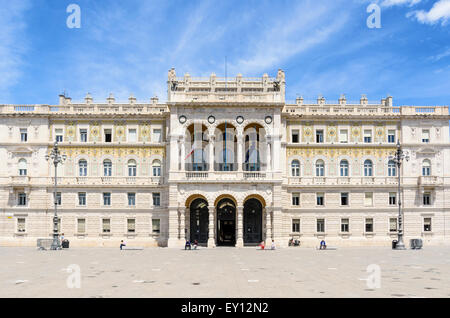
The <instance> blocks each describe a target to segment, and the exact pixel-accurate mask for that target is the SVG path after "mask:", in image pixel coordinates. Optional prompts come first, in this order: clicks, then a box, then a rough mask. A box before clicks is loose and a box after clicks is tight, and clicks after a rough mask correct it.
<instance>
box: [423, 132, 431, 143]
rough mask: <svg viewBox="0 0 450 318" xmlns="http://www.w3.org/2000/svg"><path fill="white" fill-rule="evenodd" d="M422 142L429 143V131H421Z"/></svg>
mask: <svg viewBox="0 0 450 318" xmlns="http://www.w3.org/2000/svg"><path fill="white" fill-rule="evenodd" d="M422 142H424V143H429V142H430V130H429V129H423V130H422Z"/></svg>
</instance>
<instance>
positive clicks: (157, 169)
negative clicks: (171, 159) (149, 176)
mask: <svg viewBox="0 0 450 318" xmlns="http://www.w3.org/2000/svg"><path fill="white" fill-rule="evenodd" d="M152 170H153V176H154V177H160V176H161V161H159V160H155V161H153V163H152Z"/></svg>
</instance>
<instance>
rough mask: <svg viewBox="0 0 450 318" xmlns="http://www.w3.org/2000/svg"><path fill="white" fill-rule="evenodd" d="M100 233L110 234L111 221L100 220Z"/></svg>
mask: <svg viewBox="0 0 450 318" xmlns="http://www.w3.org/2000/svg"><path fill="white" fill-rule="evenodd" d="M102 232H103V233H111V219H102Z"/></svg>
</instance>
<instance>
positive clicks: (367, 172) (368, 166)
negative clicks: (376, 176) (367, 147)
mask: <svg viewBox="0 0 450 318" xmlns="http://www.w3.org/2000/svg"><path fill="white" fill-rule="evenodd" d="M364 176H365V177H372V176H373V163H372V161H371V160H369V159H367V160H366V161H364Z"/></svg>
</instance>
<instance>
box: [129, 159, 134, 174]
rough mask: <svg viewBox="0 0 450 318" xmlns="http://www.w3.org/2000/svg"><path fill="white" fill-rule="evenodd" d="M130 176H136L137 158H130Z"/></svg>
mask: <svg viewBox="0 0 450 318" xmlns="http://www.w3.org/2000/svg"><path fill="white" fill-rule="evenodd" d="M128 176H129V177H136V160H133V159H131V160H128Z"/></svg>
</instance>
